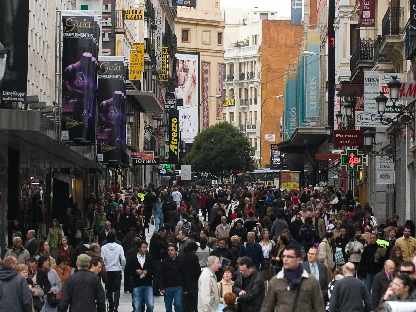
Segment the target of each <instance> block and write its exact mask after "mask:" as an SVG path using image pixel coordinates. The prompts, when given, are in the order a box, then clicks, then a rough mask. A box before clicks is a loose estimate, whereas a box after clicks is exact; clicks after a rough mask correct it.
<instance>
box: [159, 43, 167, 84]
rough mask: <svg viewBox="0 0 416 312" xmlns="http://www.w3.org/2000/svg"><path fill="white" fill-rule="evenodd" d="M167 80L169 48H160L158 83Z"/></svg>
mask: <svg viewBox="0 0 416 312" xmlns="http://www.w3.org/2000/svg"><path fill="white" fill-rule="evenodd" d="M168 80H169V48H168V47H162V62H161V64H160V72H159V81H168Z"/></svg>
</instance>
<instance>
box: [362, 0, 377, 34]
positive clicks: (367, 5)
mask: <svg viewBox="0 0 416 312" xmlns="http://www.w3.org/2000/svg"><path fill="white" fill-rule="evenodd" d="M358 6H359V9H358V11H359V14H360V15H359V22H358V24H359V26H361V27H374V25H375V13H376V0H359V1H358Z"/></svg>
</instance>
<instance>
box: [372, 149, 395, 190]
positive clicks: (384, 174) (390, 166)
mask: <svg viewBox="0 0 416 312" xmlns="http://www.w3.org/2000/svg"><path fill="white" fill-rule="evenodd" d="M376 184H378V185H388V184H394V162H393V160H392V159H391V158H390V157H388V156H376Z"/></svg>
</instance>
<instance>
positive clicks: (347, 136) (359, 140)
mask: <svg viewBox="0 0 416 312" xmlns="http://www.w3.org/2000/svg"><path fill="white" fill-rule="evenodd" d="M363 143H364V136H363V131H362V130H334V146H335V147H340V148H344V147H361V146H363Z"/></svg>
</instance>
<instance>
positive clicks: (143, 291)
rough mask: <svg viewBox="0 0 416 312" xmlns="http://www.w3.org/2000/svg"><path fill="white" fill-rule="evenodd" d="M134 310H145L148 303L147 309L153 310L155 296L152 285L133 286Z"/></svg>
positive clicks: (138, 311) (150, 311) (135, 311)
mask: <svg viewBox="0 0 416 312" xmlns="http://www.w3.org/2000/svg"><path fill="white" fill-rule="evenodd" d="M132 299H133V307H134V312H143V311H144V305H145V304H146V311H147V312H153V306H154V298H153V288H152V287H151V286H140V287H135V288H133V293H132Z"/></svg>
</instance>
